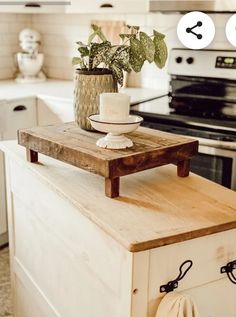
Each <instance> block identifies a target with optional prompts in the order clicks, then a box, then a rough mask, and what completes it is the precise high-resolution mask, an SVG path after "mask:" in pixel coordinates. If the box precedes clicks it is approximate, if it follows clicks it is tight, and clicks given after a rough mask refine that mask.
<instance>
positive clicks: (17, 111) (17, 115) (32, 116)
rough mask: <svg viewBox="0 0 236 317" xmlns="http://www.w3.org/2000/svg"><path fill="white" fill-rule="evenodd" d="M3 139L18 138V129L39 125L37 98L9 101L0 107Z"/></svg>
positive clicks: (0, 128)
mask: <svg viewBox="0 0 236 317" xmlns="http://www.w3.org/2000/svg"><path fill="white" fill-rule="evenodd" d="M0 117H1V118H2V124H1V127H0V130H1V134H2V139H3V140H12V139H17V130H18V129H22V128H30V127H33V126H36V125H37V117H36V98H24V99H17V100H14V101H8V102H6V103H5V105H4V106H2V107H1V108H0Z"/></svg>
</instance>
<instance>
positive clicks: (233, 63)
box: [215, 56, 236, 69]
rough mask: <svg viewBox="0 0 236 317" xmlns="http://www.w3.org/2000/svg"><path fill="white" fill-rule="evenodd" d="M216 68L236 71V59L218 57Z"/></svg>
mask: <svg viewBox="0 0 236 317" xmlns="http://www.w3.org/2000/svg"><path fill="white" fill-rule="evenodd" d="M215 67H216V68H229V69H236V57H230V56H217V58H216V64H215Z"/></svg>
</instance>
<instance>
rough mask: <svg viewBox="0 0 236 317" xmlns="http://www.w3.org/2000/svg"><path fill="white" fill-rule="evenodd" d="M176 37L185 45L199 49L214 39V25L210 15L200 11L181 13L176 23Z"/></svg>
mask: <svg viewBox="0 0 236 317" xmlns="http://www.w3.org/2000/svg"><path fill="white" fill-rule="evenodd" d="M177 35H178V39H179V41H180V42H181V44H183V45H184V46H185V47H187V48H190V49H193V50H199V49H202V48H205V47H207V46H208V45H209V44H210V43H211V42H212V41H213V39H214V36H215V25H214V22H213V20H212V19H211V17H210V16H209V15H208V14H206V13H203V12H200V11H193V12H189V13H186V14H185V15H183V16H182V17H181V18H180V20H179V22H178V25H177Z"/></svg>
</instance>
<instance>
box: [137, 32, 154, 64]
mask: <svg viewBox="0 0 236 317" xmlns="http://www.w3.org/2000/svg"><path fill="white" fill-rule="evenodd" d="M140 42H141V44H142V46H143V50H144V52H145V56H146V60H148V62H149V63H152V62H153V61H154V55H155V45H154V43H153V41H152V39H151V38H150V37H149V36H148V35H147V34H146V33H144V32H140Z"/></svg>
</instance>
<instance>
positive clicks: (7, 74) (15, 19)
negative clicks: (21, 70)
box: [0, 13, 31, 79]
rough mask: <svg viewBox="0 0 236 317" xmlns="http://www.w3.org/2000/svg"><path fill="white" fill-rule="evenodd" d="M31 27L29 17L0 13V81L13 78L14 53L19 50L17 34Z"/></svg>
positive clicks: (14, 70) (14, 67)
mask: <svg viewBox="0 0 236 317" xmlns="http://www.w3.org/2000/svg"><path fill="white" fill-rule="evenodd" d="M29 26H31V16H30V15H25V14H3V13H0V43H1V46H0V79H10V78H13V77H14V76H15V72H16V64H15V57H14V55H15V53H16V52H17V51H18V50H19V47H18V36H19V32H20V31H21V30H22V29H24V28H26V27H29Z"/></svg>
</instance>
